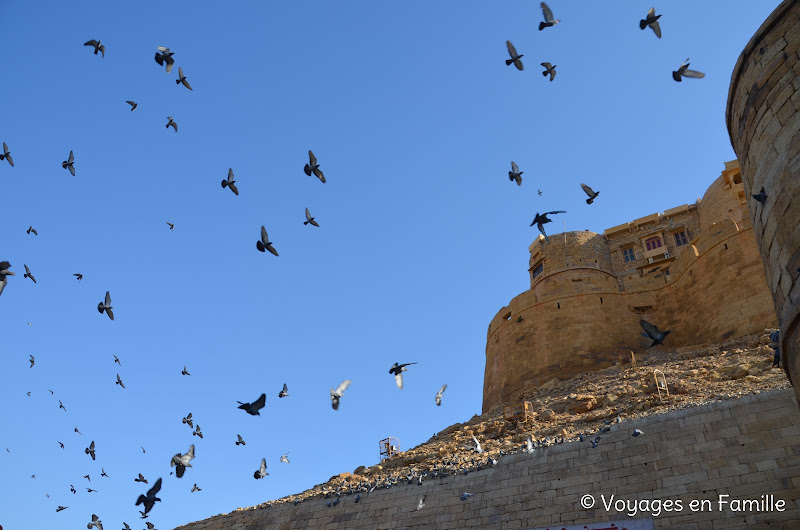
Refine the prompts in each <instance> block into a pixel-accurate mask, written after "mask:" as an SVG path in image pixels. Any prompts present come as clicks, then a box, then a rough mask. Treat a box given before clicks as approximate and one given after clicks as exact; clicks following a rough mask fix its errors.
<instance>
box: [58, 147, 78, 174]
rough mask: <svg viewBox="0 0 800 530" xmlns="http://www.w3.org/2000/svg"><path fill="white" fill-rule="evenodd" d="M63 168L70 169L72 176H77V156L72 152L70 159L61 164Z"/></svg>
mask: <svg viewBox="0 0 800 530" xmlns="http://www.w3.org/2000/svg"><path fill="white" fill-rule="evenodd" d="M61 167H63V168H64V169H69V172H70V173H71V174H72V176H73V177H74V176H75V155H73V154H72V151H70V152H69V158H67V159H66V160H64V161H63V162H61Z"/></svg>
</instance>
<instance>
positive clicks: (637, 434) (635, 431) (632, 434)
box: [631, 429, 644, 436]
mask: <svg viewBox="0 0 800 530" xmlns="http://www.w3.org/2000/svg"><path fill="white" fill-rule="evenodd" d="M640 434H644V433H643V432H642V431H640V430H639V429H634V430H633V432H632V433H631V436H639V435H640Z"/></svg>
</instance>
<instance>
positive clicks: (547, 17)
mask: <svg viewBox="0 0 800 530" xmlns="http://www.w3.org/2000/svg"><path fill="white" fill-rule="evenodd" d="M540 6H541V8H542V15H544V22H539V31H542V30H543V29H544V28H549V27H551V26H555V25H556V24H558V23H559V22H561V20H556V19H555V18H553V12H552V11H551V10H550V8H549V7H547V4H545V3H544V2H542V3H541V4H540Z"/></svg>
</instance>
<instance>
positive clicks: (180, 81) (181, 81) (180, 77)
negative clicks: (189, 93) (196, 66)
mask: <svg viewBox="0 0 800 530" xmlns="http://www.w3.org/2000/svg"><path fill="white" fill-rule="evenodd" d="M175 84H176V85H180V84H183V86H185V87H186V88H188V89H189V90H191V89H192V87H191V86H190V85H189V81H187V80H186V76H185V75H183V69H182V68H181V67H180V66H179V67H178V79H176V80H175Z"/></svg>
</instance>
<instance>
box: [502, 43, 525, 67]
mask: <svg viewBox="0 0 800 530" xmlns="http://www.w3.org/2000/svg"><path fill="white" fill-rule="evenodd" d="M506 48H508V54H509V55H510V56H511V59H506V66H509V65H511V64H512V63H513V64H514V66H516V67H517V70H520V71H521V70H524V69H525V67H524V66H523V65H522V58H523V57H524V55H520V54H518V53H517V49H516V48H515V47H514V45H513V44H511V41H510V40H507V41H506Z"/></svg>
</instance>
